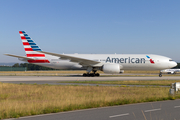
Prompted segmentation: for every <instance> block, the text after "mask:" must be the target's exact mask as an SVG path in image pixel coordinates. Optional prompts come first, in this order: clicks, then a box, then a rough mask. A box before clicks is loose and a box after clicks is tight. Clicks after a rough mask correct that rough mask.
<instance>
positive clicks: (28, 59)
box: [4, 54, 35, 60]
mask: <svg viewBox="0 0 180 120" xmlns="http://www.w3.org/2000/svg"><path fill="white" fill-rule="evenodd" d="M4 55H7V56H11V57H17V58H23V59H27V60H35V59H33V58H28V57H23V56H17V55H11V54H4Z"/></svg>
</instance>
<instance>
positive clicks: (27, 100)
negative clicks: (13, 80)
mask: <svg viewBox="0 0 180 120" xmlns="http://www.w3.org/2000/svg"><path fill="white" fill-rule="evenodd" d="M168 91H169V88H160V87H109V86H60V85H36V84H35V85H28V84H8V83H0V106H1V107H0V119H4V118H18V117H21V116H29V115H38V114H46V113H56V112H61V111H70V110H77V109H86V108H95V107H103V106H113V105H123V104H130V103H141V102H149V101H160V100H173V99H176V98H180V96H175V97H172V96H169V95H168Z"/></svg>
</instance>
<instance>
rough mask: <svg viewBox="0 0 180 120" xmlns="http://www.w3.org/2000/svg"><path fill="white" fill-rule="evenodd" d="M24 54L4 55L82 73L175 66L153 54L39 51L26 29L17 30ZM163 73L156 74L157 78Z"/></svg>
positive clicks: (94, 73) (167, 59) (119, 71)
mask: <svg viewBox="0 0 180 120" xmlns="http://www.w3.org/2000/svg"><path fill="white" fill-rule="evenodd" d="M19 34H20V37H21V40H22V43H23V46H24V49H25V52H26V56H18V55H12V54H5V55H7V56H11V57H17V58H18V59H19V60H21V61H25V62H28V63H32V64H36V65H41V66H45V67H49V68H54V69H62V70H86V71H87V73H84V74H83V76H88V77H89V76H100V74H99V73H97V71H103V72H104V73H108V74H117V73H118V74H119V73H122V72H123V71H124V70H162V69H169V68H172V67H175V66H176V65H177V63H176V62H175V61H173V60H172V59H171V58H168V57H165V56H160V55H154V54H57V53H51V52H45V51H42V50H41V48H40V47H39V46H38V45H37V44H36V43H35V42H34V41H33V40H32V39H31V37H30V36H29V35H28V34H27V33H26V32H25V31H19ZM161 76H162V73H161V72H160V73H159V77H161Z"/></svg>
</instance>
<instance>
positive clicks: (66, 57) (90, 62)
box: [38, 51, 101, 66]
mask: <svg viewBox="0 0 180 120" xmlns="http://www.w3.org/2000/svg"><path fill="white" fill-rule="evenodd" d="M38 52H41V53H45V54H49V55H53V56H57V57H60V59H62V60H70V62H76V63H79V64H80V65H83V66H101V65H99V64H100V63H101V62H98V61H94V60H89V59H84V58H79V57H73V56H69V55H63V54H56V53H50V52H45V51H38Z"/></svg>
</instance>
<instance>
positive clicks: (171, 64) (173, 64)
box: [169, 61, 177, 68]
mask: <svg viewBox="0 0 180 120" xmlns="http://www.w3.org/2000/svg"><path fill="white" fill-rule="evenodd" d="M176 66H177V63H176V62H174V61H171V62H170V64H169V67H171V68H173V67H176Z"/></svg>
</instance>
